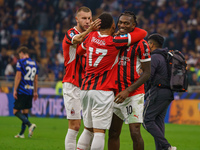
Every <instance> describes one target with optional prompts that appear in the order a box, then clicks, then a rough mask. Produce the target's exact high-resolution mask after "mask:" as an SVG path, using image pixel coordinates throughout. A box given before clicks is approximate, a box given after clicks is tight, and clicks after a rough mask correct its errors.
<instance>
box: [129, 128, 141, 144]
mask: <svg viewBox="0 0 200 150" xmlns="http://www.w3.org/2000/svg"><path fill="white" fill-rule="evenodd" d="M130 134H131V138H132V140H133V141H137V140H139V139H140V138H141V133H140V125H136V126H134V128H132V129H130Z"/></svg>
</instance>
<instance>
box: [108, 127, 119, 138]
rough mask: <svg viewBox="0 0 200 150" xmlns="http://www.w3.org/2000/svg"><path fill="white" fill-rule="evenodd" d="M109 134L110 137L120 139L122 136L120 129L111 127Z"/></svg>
mask: <svg viewBox="0 0 200 150" xmlns="http://www.w3.org/2000/svg"><path fill="white" fill-rule="evenodd" d="M108 135H109V139H118V138H119V136H120V131H117V130H114V129H110V130H109V134H108Z"/></svg>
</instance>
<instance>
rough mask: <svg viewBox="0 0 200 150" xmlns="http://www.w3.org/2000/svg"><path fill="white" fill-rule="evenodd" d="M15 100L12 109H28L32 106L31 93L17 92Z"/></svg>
mask: <svg viewBox="0 0 200 150" xmlns="http://www.w3.org/2000/svg"><path fill="white" fill-rule="evenodd" d="M17 98H18V99H17V100H16V99H15V102H14V109H17V110H21V109H30V108H32V99H33V95H26V94H17Z"/></svg>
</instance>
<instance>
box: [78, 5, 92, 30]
mask: <svg viewBox="0 0 200 150" xmlns="http://www.w3.org/2000/svg"><path fill="white" fill-rule="evenodd" d="M75 18H76V22H77V27H78V29H79V30H81V31H80V32H83V31H85V30H87V28H89V26H90V23H91V21H92V12H91V10H90V9H89V8H88V7H85V6H83V7H80V8H79V9H78V10H77V11H76V17H75Z"/></svg>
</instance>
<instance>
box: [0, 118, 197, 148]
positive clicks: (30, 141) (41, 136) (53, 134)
mask: <svg viewBox="0 0 200 150" xmlns="http://www.w3.org/2000/svg"><path fill="white" fill-rule="evenodd" d="M29 120H30V121H31V122H32V123H35V124H36V125H37V128H36V129H35V131H34V134H33V136H32V138H28V128H27V129H26V132H25V139H15V138H14V135H16V134H18V133H19V131H20V128H21V121H20V120H19V119H18V118H16V117H0V150H64V139H65V135H66V132H67V120H66V119H64V118H62V119H59V118H36V117H30V118H29ZM82 130H83V125H82V126H81V131H82ZM141 132H142V136H143V139H144V143H145V150H155V146H154V140H153V138H152V136H151V135H150V134H149V133H148V132H147V131H145V130H144V128H143V127H142V128H141ZM79 136H80V133H79ZM166 137H167V139H168V141H169V142H170V143H171V144H172V145H173V146H176V147H177V148H178V150H200V126H194V125H175V124H166ZM120 139H121V148H120V150H131V149H132V141H131V138H130V134H129V129H128V126H127V125H125V124H124V126H123V130H122V134H121V138H120ZM107 140H108V136H107V135H106V143H105V147H106V148H105V150H107Z"/></svg>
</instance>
